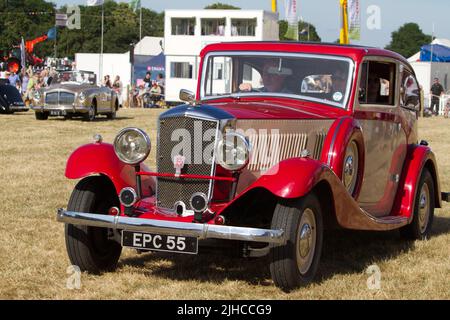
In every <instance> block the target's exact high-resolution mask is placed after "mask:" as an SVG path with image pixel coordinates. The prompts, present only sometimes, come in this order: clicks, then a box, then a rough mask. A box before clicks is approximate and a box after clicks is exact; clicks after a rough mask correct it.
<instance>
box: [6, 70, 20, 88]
mask: <svg viewBox="0 0 450 320" xmlns="http://www.w3.org/2000/svg"><path fill="white" fill-rule="evenodd" d="M8 80H9V84H10V85H12V86H15V85H16V82H17V80H19V76H18V75H17V74H16V73H15V72H11V74H10V76H9V77H8Z"/></svg>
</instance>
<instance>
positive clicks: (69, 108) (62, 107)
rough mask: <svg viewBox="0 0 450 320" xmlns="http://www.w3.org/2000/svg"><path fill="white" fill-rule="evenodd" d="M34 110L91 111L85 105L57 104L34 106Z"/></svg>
mask: <svg viewBox="0 0 450 320" xmlns="http://www.w3.org/2000/svg"><path fill="white" fill-rule="evenodd" d="M31 109H32V110H34V111H37V112H50V111H65V112H67V113H86V112H88V111H89V108H88V107H85V106H72V105H57V106H51V107H50V106H46V105H44V106H32V107H31Z"/></svg>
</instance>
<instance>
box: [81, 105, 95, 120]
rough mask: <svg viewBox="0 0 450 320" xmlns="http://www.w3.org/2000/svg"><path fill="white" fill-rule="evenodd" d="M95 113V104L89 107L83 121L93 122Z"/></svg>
mask: <svg viewBox="0 0 450 320" xmlns="http://www.w3.org/2000/svg"><path fill="white" fill-rule="evenodd" d="M96 113H97V108H96V105H95V103H92V104H91V105H90V106H89V109H88V112H86V113H85V114H84V115H83V118H84V121H94V120H95V116H96Z"/></svg>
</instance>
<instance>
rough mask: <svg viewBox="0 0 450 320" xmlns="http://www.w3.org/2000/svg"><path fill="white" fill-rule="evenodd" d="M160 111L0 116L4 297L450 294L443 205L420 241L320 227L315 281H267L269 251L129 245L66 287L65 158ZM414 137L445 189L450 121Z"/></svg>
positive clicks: (449, 235)
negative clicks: (424, 143)
mask: <svg viewBox="0 0 450 320" xmlns="http://www.w3.org/2000/svg"><path fill="white" fill-rule="evenodd" d="M158 113H159V111H157V110H121V111H120V112H119V116H120V117H119V119H118V120H117V121H96V122H94V123H85V122H81V121H78V120H74V121H64V120H60V119H51V120H49V121H36V120H34V115H33V113H32V112H28V113H26V114H16V115H0V128H1V131H0V132H1V134H0V150H1V151H0V152H1V153H0V165H1V175H0V188H1V194H0V217H1V223H0V298H1V299H111V298H118V299H139V298H145V299H347V298H348V299H373V298H375V299H439V298H443V299H449V298H450V245H449V244H450V217H449V212H450V206H449V205H448V204H446V205H445V207H444V209H440V210H437V211H436V219H435V224H434V232H433V233H434V234H433V237H432V238H431V239H430V240H428V241H424V242H409V243H408V242H404V241H402V240H401V239H400V238H399V236H398V233H397V232H389V233H373V232H370V233H364V232H348V231H339V232H333V233H331V234H327V235H326V239H325V247H324V254H323V258H322V264H321V268H320V271H319V276H318V281H317V282H315V283H314V284H312V285H310V286H309V287H307V288H303V289H299V290H297V291H295V292H292V293H290V294H284V293H282V292H281V291H280V290H278V289H277V288H276V287H275V286H274V285H273V283H272V281H271V280H270V274H269V272H268V267H267V263H268V261H267V259H257V260H242V259H233V258H228V257H224V256H222V255H220V254H217V255H213V256H208V255H200V256H196V257H194V258H192V257H190V256H189V257H186V256H170V255H168V254H156V253H155V254H151V253H149V254H142V255H139V254H137V253H136V252H135V251H133V250H124V252H123V254H122V257H121V260H120V262H119V268H118V270H117V271H116V272H114V273H106V274H103V275H100V276H95V275H89V274H85V273H83V274H82V277H81V281H82V287H81V289H80V290H69V289H67V288H66V279H67V277H68V275H67V274H66V269H67V267H68V266H69V260H68V258H67V254H66V249H65V244H64V232H63V225H62V224H60V223H57V222H56V221H55V213H56V209H57V208H59V207H66V206H67V201H68V198H69V196H70V193H71V190H72V188H73V186H74V185H75V183H76V181H70V180H67V179H66V178H65V177H64V166H65V161H66V159H67V157H68V156H69V154H70V153H71V152H72V151H73V150H74V149H75V148H76V147H77V146H79V145H81V144H84V143H88V142H90V141H91V139H92V138H91V137H92V135H93V134H94V133H101V134H102V135H103V137H104V140H105V141H112V140H113V138H114V136H115V134H116V133H117V132H118V131H119V130H120V129H121V128H123V127H125V126H138V127H141V128H143V129H145V130H146V131H147V132H149V134H150V135H151V138H152V139H153V141H155V135H156V127H155V117H156V116H157V114H158ZM420 136H421V138H422V139H427V140H428V141H429V142H430V145H431V146H432V148H433V150H434V151H435V153H436V155H437V159H438V162H439V170H440V178H441V185H442V189H443V190H446V191H450V157H449V153H450V120H446V119H435V118H433V119H424V120H421V121H420ZM154 149H155V148H154ZM151 159H154V150H153V152H152V156H151ZM149 164H150V165H151V166H154V161H153V160H149ZM371 264H377V265H378V266H379V267H380V269H381V272H382V283H381V290H375V291H373V290H369V289H368V288H367V285H366V281H367V278H368V275H367V274H366V273H365V271H366V269H367V267H368V266H369V265H371Z"/></svg>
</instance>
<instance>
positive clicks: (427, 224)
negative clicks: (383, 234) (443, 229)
mask: <svg viewBox="0 0 450 320" xmlns="http://www.w3.org/2000/svg"><path fill="white" fill-rule="evenodd" d="M413 215H414V216H413V219H412V221H411V223H410V224H409V225H407V226H404V227H402V228H401V229H400V235H401V236H402V237H403V238H405V239H409V240H425V239H427V238H428V237H429V236H430V232H431V225H432V224H433V218H434V183H433V177H432V176H431V174H430V171H429V170H428V169H424V170H423V172H422V175H421V177H420V181H419V185H418V188H417V193H416V198H415V204H414V212H413Z"/></svg>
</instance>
